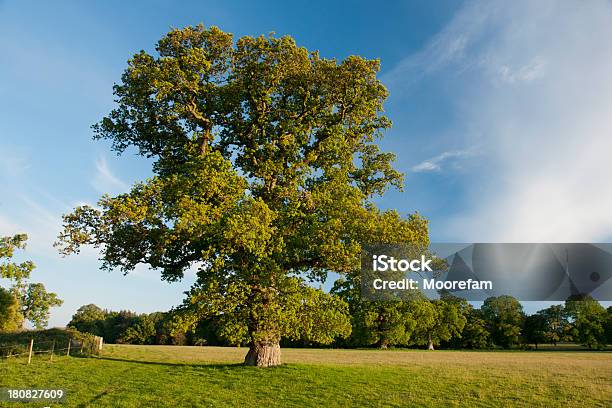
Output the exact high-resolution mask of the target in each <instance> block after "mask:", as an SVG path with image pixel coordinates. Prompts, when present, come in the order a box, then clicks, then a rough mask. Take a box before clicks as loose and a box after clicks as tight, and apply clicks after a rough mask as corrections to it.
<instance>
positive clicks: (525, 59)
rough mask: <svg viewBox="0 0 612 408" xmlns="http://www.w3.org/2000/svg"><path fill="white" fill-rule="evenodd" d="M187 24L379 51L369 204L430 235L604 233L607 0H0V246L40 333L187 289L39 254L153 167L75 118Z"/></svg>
mask: <svg viewBox="0 0 612 408" xmlns="http://www.w3.org/2000/svg"><path fill="white" fill-rule="evenodd" d="M200 22H201V23H204V24H205V25H207V26H211V25H216V26H218V27H220V28H221V29H223V30H224V31H228V32H232V33H234V35H235V36H236V37H240V36H243V35H259V34H267V33H270V32H274V33H276V35H277V36H280V35H285V34H290V35H292V36H293V37H294V38H295V39H296V40H297V42H298V44H300V45H302V46H304V47H306V48H308V49H310V50H319V51H320V53H321V55H322V56H324V57H328V58H332V57H334V58H338V59H342V58H345V57H346V56H349V55H353V54H358V55H362V56H364V57H368V58H379V59H380V60H381V65H382V70H381V73H380V79H381V80H382V81H383V82H384V83H385V85H386V86H387V87H388V89H389V91H390V97H389V99H388V101H387V103H386V105H385V106H386V113H387V115H388V116H389V117H390V118H391V119H392V120H393V123H394V126H393V128H392V129H391V130H390V131H388V132H387V133H386V135H385V139H384V140H383V142H382V146H383V148H384V149H385V150H389V151H393V152H395V153H396V154H397V157H398V160H397V163H396V167H397V168H398V169H399V170H401V171H403V172H404V173H405V174H406V185H405V189H404V191H403V192H398V191H391V192H389V193H388V194H387V195H385V197H383V198H381V199H380V200H379V205H380V206H381V207H383V208H397V209H398V210H399V211H400V212H401V213H403V214H408V213H413V212H415V211H418V212H419V213H421V214H423V215H424V216H425V217H426V218H428V219H429V220H430V228H431V229H430V232H431V240H432V241H433V242H609V241H610V239H611V238H612V211H610V208H612V188H610V183H609V180H610V178H611V176H612V160H610V159H609V156H610V152H611V151H612V138H611V137H610V132H611V131H612V115H610V114H609V112H612V76H610V75H609V73H610V72H612V48H611V47H610V45H609V39H610V38H612V3H610V2H606V1H597V0H593V1H589V2H581V1H569V0H568V1H562V2H561V1H559V2H554V1H548V0H540V1H523V0H519V1H513V2H507V1H485V0H482V1H465V2H461V1H450V0H449V1H436V2H425V1H386V2H372V1H363V2H362V1H350V2H349V1H346V2H343V1H338V2H329V1H309V2H286V1H278V2H274V1H268V2H257V4H255V2H248V1H223V2H221V1H219V2H206V1H197V2H196V1H194V2H189V1H183V2H171V1H147V2H144V1H142V2H138V1H131V2H120V1H104V2H97V3H93V2H78V1H74V2H71V1H62V2H36V3H35V2H29V1H6V0H4V1H3V0H0V55H1V57H0V188H1V190H0V191H1V194H0V235H1V236H5V235H10V234H14V233H18V232H25V233H27V234H28V235H29V237H30V240H29V244H28V247H27V250H26V251H25V253H24V254H22V255H21V256H22V257H23V259H31V260H33V261H34V262H35V263H36V265H37V267H38V268H37V269H36V270H35V271H34V273H33V276H32V278H33V280H34V281H41V282H44V283H45V285H46V286H47V288H48V289H49V290H51V291H54V292H56V293H58V294H59V295H60V297H61V298H63V299H64V301H65V302H64V305H63V306H62V307H60V308H57V309H54V310H53V312H52V317H51V321H50V325H51V326H63V325H65V324H66V323H67V322H68V321H69V320H70V317H71V315H72V314H73V313H74V312H75V311H76V309H77V308H78V307H79V306H81V305H83V304H88V303H95V304H97V305H98V306H101V307H103V308H110V309H113V310H119V309H130V310H135V311H137V312H153V311H158V310H161V311H163V310H168V309H170V308H171V307H173V306H175V305H178V304H180V302H181V300H182V298H183V295H182V292H184V291H185V290H187V289H188V288H189V286H190V285H191V283H193V280H194V277H193V276H191V275H189V276H187V277H186V278H185V279H184V280H183V281H182V282H179V283H172V284H170V283H166V282H163V281H161V280H160V278H159V273H158V272H156V271H150V270H148V269H147V268H146V267H142V268H138V269H137V270H136V271H135V272H133V273H131V274H129V275H127V276H123V275H122V274H121V273H120V272H110V273H109V272H103V271H100V270H99V266H100V262H99V261H98V259H97V258H98V254H97V253H96V252H95V251H94V250H84V251H83V252H82V253H81V254H80V255H77V256H71V257H68V258H62V257H61V256H60V255H58V253H57V251H56V250H55V249H54V248H53V246H52V244H53V242H54V241H55V238H56V236H57V234H58V233H59V231H60V230H61V215H62V214H65V213H68V212H70V210H71V209H72V208H74V207H75V206H77V205H80V204H82V203H95V202H96V201H97V199H98V198H99V197H100V196H101V195H102V194H104V193H109V194H118V193H121V192H124V191H127V190H128V189H129V187H130V185H132V184H133V183H134V182H136V181H138V180H142V179H144V178H146V177H147V176H149V175H150V174H151V173H150V163H148V162H147V161H146V160H144V159H142V158H139V157H137V156H135V155H132V154H125V155H123V156H117V155H115V154H114V153H113V152H111V151H110V148H109V144H108V143H107V142H105V141H93V140H92V131H91V125H92V124H94V123H96V122H97V121H99V120H100V119H101V118H102V117H103V116H104V115H105V114H107V113H108V112H109V111H110V110H111V109H112V108H113V95H112V86H113V84H114V83H116V82H118V81H119V79H120V76H121V73H122V71H123V70H124V69H125V67H126V61H127V60H128V59H129V58H130V56H131V55H133V54H134V53H136V52H138V51H139V50H141V49H145V50H147V51H149V52H153V50H154V46H155V43H156V42H157V41H158V40H159V38H160V37H161V36H162V35H163V34H164V33H166V32H167V31H169V30H170V29H171V28H179V27H183V26H186V25H193V24H197V23H200ZM532 308H533V307H532ZM527 309H528V310H529V306H527Z"/></svg>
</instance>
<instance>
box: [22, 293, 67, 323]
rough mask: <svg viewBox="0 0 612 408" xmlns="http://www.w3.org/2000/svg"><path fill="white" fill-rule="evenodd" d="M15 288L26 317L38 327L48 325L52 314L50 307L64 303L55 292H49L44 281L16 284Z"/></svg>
mask: <svg viewBox="0 0 612 408" xmlns="http://www.w3.org/2000/svg"><path fill="white" fill-rule="evenodd" d="M14 290H15V291H16V293H17V296H18V297H19V301H20V306H21V313H22V314H23V317H24V319H25V320H28V321H29V322H31V323H32V325H34V327H36V328H37V329H43V328H45V327H47V324H48V322H49V317H50V315H51V313H50V309H51V308H52V307H56V306H61V305H62V304H63V303H64V301H63V300H61V299H60V298H58V297H57V295H56V294H55V293H51V292H47V290H46V289H45V285H43V284H42V283H27V284H23V285H15V286H14Z"/></svg>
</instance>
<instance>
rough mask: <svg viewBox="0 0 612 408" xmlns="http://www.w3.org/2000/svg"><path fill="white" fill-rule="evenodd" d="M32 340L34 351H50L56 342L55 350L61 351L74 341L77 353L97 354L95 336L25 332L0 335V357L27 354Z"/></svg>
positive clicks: (74, 332)
mask: <svg viewBox="0 0 612 408" xmlns="http://www.w3.org/2000/svg"><path fill="white" fill-rule="evenodd" d="M30 339H34V351H45V350H50V349H51V346H52V344H53V342H54V341H55V349H56V350H60V349H64V348H66V347H67V346H68V340H70V339H72V347H74V348H75V352H76V351H77V350H79V352H81V351H83V352H84V353H86V354H97V353H98V350H97V348H96V347H95V344H96V343H95V336H94V335H93V334H89V333H81V332H79V331H77V330H74V329H49V330H25V331H21V332H14V333H0V356H7V355H14V354H20V353H26V352H27V351H28V348H29V344H30Z"/></svg>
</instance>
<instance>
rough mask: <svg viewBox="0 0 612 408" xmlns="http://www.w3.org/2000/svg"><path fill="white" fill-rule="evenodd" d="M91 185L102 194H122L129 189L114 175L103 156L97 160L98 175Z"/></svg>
mask: <svg viewBox="0 0 612 408" xmlns="http://www.w3.org/2000/svg"><path fill="white" fill-rule="evenodd" d="M91 185H92V186H93V187H94V188H95V189H96V190H97V191H98V192H100V193H122V192H125V191H127V190H128V188H129V187H128V185H127V183H125V182H124V181H123V180H121V179H120V178H119V177H117V176H115V175H114V174H113V172H112V171H111V169H110V167H109V166H108V163H107V161H106V159H105V158H104V157H103V156H99V157H98V158H97V159H96V174H95V176H94V177H93V179H92V181H91Z"/></svg>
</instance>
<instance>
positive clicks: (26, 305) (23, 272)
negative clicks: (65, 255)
mask: <svg viewBox="0 0 612 408" xmlns="http://www.w3.org/2000/svg"><path fill="white" fill-rule="evenodd" d="M27 240H28V236H27V235H26V234H17V235H14V236H12V237H2V238H0V278H4V279H8V280H9V281H12V282H13V283H14V284H13V285H12V286H11V288H10V290H11V292H13V295H14V298H15V299H17V301H18V303H19V311H20V313H21V315H22V317H23V319H22V320H21V321H22V322H23V323H22V325H25V323H26V321H29V322H30V323H32V325H34V327H36V328H37V329H42V328H44V327H46V326H47V324H48V322H49V316H50V312H49V311H50V309H51V308H52V307H56V306H61V305H62V303H63V301H62V300H61V299H60V298H59V297H58V296H57V295H56V294H55V293H52V292H47V290H46V289H45V285H43V284H42V283H31V282H29V281H28V279H29V278H30V275H31V273H32V271H33V270H34V269H35V268H36V266H35V265H34V263H33V262H31V261H25V262H21V263H17V262H14V261H13V256H14V253H15V251H16V250H23V249H25V247H26V241H27Z"/></svg>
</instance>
